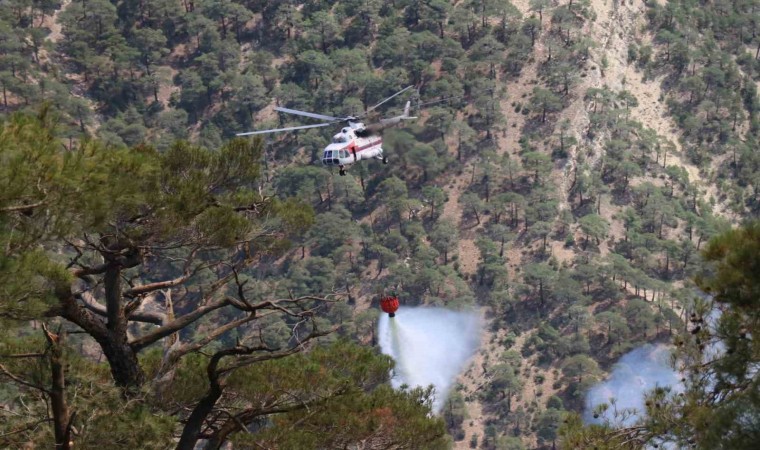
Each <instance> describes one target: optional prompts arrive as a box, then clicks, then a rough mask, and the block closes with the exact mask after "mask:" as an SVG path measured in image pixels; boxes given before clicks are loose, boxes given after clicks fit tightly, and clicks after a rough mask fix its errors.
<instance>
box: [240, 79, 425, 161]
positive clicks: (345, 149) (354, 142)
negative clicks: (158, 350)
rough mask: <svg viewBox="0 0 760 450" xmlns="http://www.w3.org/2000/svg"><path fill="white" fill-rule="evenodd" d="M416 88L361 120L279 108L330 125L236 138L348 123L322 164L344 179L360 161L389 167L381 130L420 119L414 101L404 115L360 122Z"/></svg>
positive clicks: (284, 129) (373, 108) (325, 150)
mask: <svg viewBox="0 0 760 450" xmlns="http://www.w3.org/2000/svg"><path fill="white" fill-rule="evenodd" d="M413 87H414V86H407V87H405V88H404V89H402V90H400V91H398V92H396V93H395V94H393V95H391V96H390V97H388V98H386V99H385V100H383V101H381V102H380V103H378V104H376V105H374V106H372V107H371V108H369V109H367V111H366V112H365V113H364V114H363V115H361V116H358V117H354V116H347V117H334V116H328V115H324V114H316V113H311V112H306V111H299V110H297V109H290V108H282V107H279V106H278V107H275V108H274V110H275V111H278V112H282V113H286V114H293V115H297V116H304V117H310V118H312V119H320V120H325V121H327V122H323V123H318V124H314V125H301V126H295V127H285V128H273V129H269V130H259V131H248V132H245V133H237V136H251V135H255V134H265V133H278V132H283V131H294V130H303V129H307V128H319V127H326V126H330V125H335V124H338V123H345V124H346V126H345V127H343V128H342V129H341V130H340V131H339V132H338V133H337V134H335V135H334V136H333V138H332V142H330V144H328V145H327V147H325V149H324V151H323V153H322V164H323V165H325V166H328V167H331V166H332V167H334V166H338V169H339V174H340V175H341V176H345V175H346V168H347V167H348V166H350V165H352V164H354V163H357V162H359V161H361V160H366V159H371V158H375V159H379V160H381V161H382V162H383V164H388V158H387V157H386V156H385V154H383V138H382V136H380V131H382V130H383V129H385V128H388V127H390V126H393V125H396V124H399V123H401V122H402V121H404V120H412V119H416V118H417V117H415V116H410V115H409V109H410V107H411V101H407V102H406V106H405V107H404V112H403V113H402V114H401V115H399V116H395V117H390V118H386V119H379V120H378V121H377V122H376V123H372V124H369V125H365V124H364V123H363V122H362V121H361V120H362V119H363V118H365V117H367V116H368V115H369V113H371V112H372V111H373V110H375V109H376V108H377V107H379V106H381V105H383V104H384V103H386V102H388V101H390V100H391V99H393V98H395V97H397V96H398V95H401V94H403V93H404V92H406V91H408V90H409V89H412V88H413Z"/></svg>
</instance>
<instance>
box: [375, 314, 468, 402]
mask: <svg viewBox="0 0 760 450" xmlns="http://www.w3.org/2000/svg"><path fill="white" fill-rule="evenodd" d="M480 328H481V324H480V317H479V316H478V315H477V314H476V313H474V312H461V311H450V310H447V309H442V308H425V307H420V308H404V307H402V308H400V309H399V310H398V311H397V312H396V317H394V318H392V319H390V318H389V317H388V315H387V314H383V315H382V316H381V318H380V324H379V326H378V334H379V343H380V348H381V349H382V351H383V353H385V354H386V355H389V356H391V357H392V358H393V359H394V360H395V361H396V369H395V373H394V376H393V378H392V384H393V386H394V387H399V386H401V385H402V384H406V385H409V386H411V387H415V386H422V387H427V386H430V385H431V384H432V385H433V386H434V387H435V397H434V401H433V412H436V413H438V412H440V410H441V407H442V406H443V402H444V401H445V399H446V396H447V395H448V392H449V389H451V385H452V384H453V382H454V380H455V379H456V377H457V376H458V375H459V373H460V372H461V371H462V369H463V368H464V365H465V363H466V362H467V360H468V359H469V358H470V356H472V355H473V353H475V350H476V349H477V347H478V344H479V342H480Z"/></svg>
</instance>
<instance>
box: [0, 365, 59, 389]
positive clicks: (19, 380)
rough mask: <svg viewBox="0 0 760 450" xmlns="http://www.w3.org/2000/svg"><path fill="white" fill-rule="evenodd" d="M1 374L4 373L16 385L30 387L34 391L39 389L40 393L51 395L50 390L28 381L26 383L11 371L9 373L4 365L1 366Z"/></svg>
mask: <svg viewBox="0 0 760 450" xmlns="http://www.w3.org/2000/svg"><path fill="white" fill-rule="evenodd" d="M0 372H2V373H3V374H4V375H5V376H6V377H8V378H10V379H11V380H13V381H15V382H16V383H18V384H20V385H23V386H26V387H30V388H32V389H37V390H39V391H42V392H44V393H46V394H48V395H50V391H49V390H47V389H45V388H44V387H42V386H39V385H36V384H34V383H29V382H28V381H24V380H23V379H21V378H19V377H18V376H16V375H14V374H12V373H10V371H8V369H6V368H5V366H4V365H2V364H0Z"/></svg>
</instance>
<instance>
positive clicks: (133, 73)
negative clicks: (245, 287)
mask: <svg viewBox="0 0 760 450" xmlns="http://www.w3.org/2000/svg"><path fill="white" fill-rule="evenodd" d="M6 3H7V5H8V7H7V8H5V7H4V8H3V9H2V11H0V85H1V86H2V94H3V97H2V104H1V105H0V113H2V115H3V116H4V117H8V116H10V115H11V114H12V113H14V112H17V111H26V112H32V113H37V112H39V111H40V110H41V109H43V108H49V111H50V112H51V113H53V114H56V117H57V120H58V131H57V132H58V136H59V137H60V138H61V139H62V141H63V142H64V145H65V146H66V147H67V148H68V149H73V148H75V147H76V146H77V145H83V144H82V143H85V142H87V141H88V139H90V138H95V139H98V140H100V141H102V142H104V143H105V144H107V145H111V146H114V147H124V146H128V147H134V146H140V145H150V146H154V147H155V148H156V149H158V150H159V151H160V152H168V151H169V149H170V148H171V146H172V145H173V143H174V142H175V141H176V140H178V139H187V140H190V141H191V142H194V143H197V144H199V145H202V146H205V147H207V148H209V149H216V148H220V147H221V146H222V145H223V143H224V142H227V141H228V140H230V139H232V138H233V137H234V134H235V133H236V132H241V131H247V130H254V129H264V128H272V127H276V126H291V125H297V124H306V123H311V122H309V119H305V120H304V121H298V120H297V119H298V118H294V117H291V116H286V115H278V114H277V113H276V112H274V110H273V107H275V106H283V107H288V108H296V109H300V110H305V111H314V112H318V113H320V114H328V115H336V116H343V115H346V114H357V113H359V112H361V111H364V110H365V109H366V108H368V107H370V106H372V105H373V104H375V103H376V102H377V101H380V100H381V99H383V98H385V97H387V96H388V95H391V94H392V93H393V92H396V91H397V90H399V89H401V88H402V87H404V86H407V85H410V84H411V85H414V86H415V88H416V91H417V93H418V95H419V98H418V99H414V98H413V100H416V101H417V103H422V104H423V108H421V109H420V110H419V111H418V114H417V115H419V116H420V119H419V120H418V121H416V122H410V123H408V126H405V127H398V128H394V129H390V130H386V131H385V132H384V136H383V139H384V144H383V147H384V149H385V152H386V154H387V155H388V157H389V160H390V164H388V165H382V164H381V163H380V162H378V161H371V162H368V163H364V162H362V163H360V164H356V165H354V166H352V167H351V168H350V170H349V171H348V175H347V176H345V177H340V176H338V174H337V171H330V170H329V169H326V168H324V167H322V166H320V165H318V160H319V158H320V157H321V152H322V149H323V148H324V146H325V145H327V143H329V140H330V137H331V135H332V134H333V133H334V132H335V131H336V129H337V127H338V126H336V127H335V129H333V128H332V127H325V128H318V129H312V130H306V131H299V132H298V133H286V134H277V135H267V137H266V138H265V141H264V147H263V155H262V156H261V165H262V170H263V174H264V177H262V178H260V179H257V180H256V186H255V187H256V189H257V190H258V192H259V193H263V195H265V196H270V197H273V198H274V197H276V198H279V199H282V200H285V199H287V198H297V199H298V200H300V201H302V202H304V203H305V204H307V205H310V206H311V207H312V208H313V209H314V211H315V212H316V216H315V222H314V224H313V226H311V227H310V229H309V230H308V231H305V228H303V229H302V228H298V229H297V231H294V232H292V233H290V234H289V236H288V239H289V243H290V245H291V247H290V249H289V250H287V251H284V252H281V253H280V252H278V251H275V250H273V251H272V254H269V253H267V254H266V255H265V256H261V257H259V258H258V259H257V260H256V261H255V262H253V263H252V264H251V266H250V267H248V268H246V276H250V277H251V279H254V280H257V282H260V283H261V287H259V288H257V289H258V290H259V291H258V292H257V295H261V296H264V295H267V294H270V293H282V292H287V293H288V295H290V296H296V297H298V296H308V295H321V294H327V293H336V294H339V295H341V296H342V297H343V298H345V299H346V302H344V303H336V304H334V305H331V306H330V307H329V308H327V312H326V315H325V317H324V320H325V321H326V322H328V323H330V324H334V325H338V324H340V325H341V331H340V332H339V333H340V334H341V335H344V336H349V337H350V338H351V339H353V340H354V341H359V342H363V343H365V344H369V345H372V344H374V343H375V342H374V333H375V322H376V318H377V314H378V312H377V310H376V308H375V306H376V304H377V300H378V299H379V295H380V293H381V292H382V291H383V290H388V289H395V290H397V291H398V292H399V295H400V297H401V299H402V302H404V303H405V304H406V305H407V306H415V305H438V306H445V307H448V308H452V309H467V308H476V309H477V310H478V311H479V312H480V313H481V314H482V315H483V317H484V318H485V323H486V324H487V325H486V327H485V329H484V330H483V334H482V336H481V342H482V345H481V347H480V350H479V352H478V354H477V355H476V356H475V357H474V358H473V360H472V362H471V365H470V366H469V367H468V369H467V370H466V372H465V373H463V374H462V375H461V376H460V378H459V380H458V388H457V392H456V393H454V394H453V395H452V396H451V397H450V399H449V404H448V407H447V408H444V413H443V417H444V419H445V422H446V425H447V428H448V431H449V433H450V435H451V436H452V438H453V440H454V441H455V444H454V447H455V448H458V449H459V448H461V449H465V448H484V449H519V448H552V446H553V445H554V444H555V443H556V439H557V430H558V427H559V426H560V418H561V413H562V412H563V411H575V412H580V411H582V409H583V407H584V395H585V392H586V391H587V390H588V389H589V387H591V386H593V385H594V384H595V383H596V382H598V381H599V380H601V379H603V378H604V376H605V374H606V373H608V372H609V370H610V369H611V367H612V365H613V364H614V363H615V361H616V360H617V359H618V358H619V357H620V356H621V355H623V354H625V353H626V352H627V351H629V350H631V349H633V348H636V347H638V346H640V345H641V344H643V343H646V342H666V343H668V342H670V341H671V340H672V336H673V335H674V334H676V333H678V332H680V331H683V330H686V326H687V323H688V316H689V314H691V313H692V312H693V311H694V304H693V291H694V288H695V287H694V283H693V282H692V281H691V280H692V278H693V277H694V275H695V273H696V271H697V264H698V263H699V250H700V249H701V248H702V246H703V245H704V244H705V243H706V242H707V241H708V240H709V239H710V238H711V237H712V236H714V235H716V234H718V233H720V232H721V231H724V230H725V229H727V228H729V227H730V226H731V225H732V224H734V225H735V224H737V223H739V222H741V221H742V220H743V219H745V218H749V217H757V215H758V212H760V201H758V199H760V195H758V192H757V185H758V181H760V153H758V151H757V146H758V141H757V139H758V133H759V132H760V122H759V121H758V117H757V111H758V109H760V98H759V97H758V95H757V87H758V84H757V83H758V80H760V70H759V69H760V60H759V59H758V52H757V51H756V50H757V49H760V30H759V29H758V24H760V9H757V8H755V7H754V5H752V3H751V2H729V3H725V2H708V3H704V4H703V3H698V2H697V3H695V2H691V1H687V0H674V1H670V2H667V3H665V2H658V1H654V0H653V1H648V2H645V1H640V0H629V1H616V0H611V1H604V0H569V1H564V0H563V1H559V2H557V1H552V0H515V1H514V2H512V3H510V2H509V1H496V0H460V1H454V2H446V1H442V0H426V1H418V0H396V1H391V2H387V1H379V0H370V1H353V0H347V1H336V2H328V1H306V2H294V1H286V0H283V1H262V0H197V1H184V0H183V1H177V0H141V1H133V0H120V1H117V0H114V1H112V2H111V1H108V0H88V1H80V0H63V1H62V2H61V1H58V0H49V1H32V0H8V1H7V2H6ZM405 100H407V97H400V98H399V99H396V100H394V101H392V102H389V103H388V104H387V105H384V107H383V108H381V109H382V112H383V113H384V114H387V115H388V116H390V115H395V114H397V113H398V110H399V108H401V107H402V106H403V102H404V101H405ZM256 163H258V161H256ZM252 164H253V163H252ZM152 275H153V273H152V271H151V270H149V269H147V268H143V269H139V271H137V272H136V273H135V274H134V276H135V279H139V280H143V281H145V282H147V281H150V280H153V279H154V277H153V276H152ZM236 275H237V274H236ZM241 289H242V287H241ZM169 290H170V291H171V289H169ZM176 290H177V291H179V288H177V289H176ZM170 295H171V294H170ZM177 295H178V294H177ZM159 300H160V299H156V298H152V299H148V300H147V301H145V302H144V303H143V304H142V306H141V308H143V309H145V310H149V309H150V308H154V309H157V310H162V309H163V308H165V307H166V304H164V303H162V301H159ZM172 313H173V312H172ZM214 320H216V319H214ZM213 322H214V321H213V320H212V323H213ZM266 325H267V326H266V327H264V326H263V325H262V327H261V328H259V329H258V332H259V333H262V332H263V331H262V329H266V330H267V331H265V332H266V333H267V336H268V338H271V339H272V340H282V339H284V338H283V337H282V336H283V328H284V329H287V328H288V326H287V325H286V321H284V319H283V320H281V319H272V320H269V322H268V323H267V324H266ZM204 326H209V325H208V324H203V325H200V326H199V327H198V329H197V330H194V331H193V333H202V332H203V329H204V328H203V327H204ZM80 345H81V346H82V348H85V349H88V350H86V351H90V352H94V353H96V354H97V350H93V347H92V343H88V342H86V341H82V342H81V343H80Z"/></svg>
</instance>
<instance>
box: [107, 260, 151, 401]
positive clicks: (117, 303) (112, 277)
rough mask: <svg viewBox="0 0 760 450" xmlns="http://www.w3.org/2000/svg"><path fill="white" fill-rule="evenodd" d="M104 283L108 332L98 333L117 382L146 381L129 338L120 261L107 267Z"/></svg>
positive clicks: (119, 383)
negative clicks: (100, 335) (100, 334)
mask: <svg viewBox="0 0 760 450" xmlns="http://www.w3.org/2000/svg"><path fill="white" fill-rule="evenodd" d="M103 283H104V288H105V294H106V309H107V315H108V322H107V323H106V328H107V329H108V331H107V333H106V335H105V336H102V337H99V338H98V337H96V338H95V339H96V340H97V341H98V343H99V344H100V346H101V347H102V348H103V353H104V354H105V356H106V358H107V359H108V363H109V365H110V366H111V374H112V375H113V378H114V381H115V382H116V384H117V385H118V386H122V387H129V386H139V385H141V384H142V383H143V382H144V381H145V374H144V373H143V372H142V369H141V368H140V363H139V361H138V360H137V353H135V351H134V349H132V347H131V346H130V345H129V342H128V341H127V325H128V324H127V317H126V315H125V312H124V307H123V305H122V295H121V265H120V264H119V263H117V262H113V263H111V265H110V266H109V267H108V268H107V269H106V273H105V276H104V277H103Z"/></svg>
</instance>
